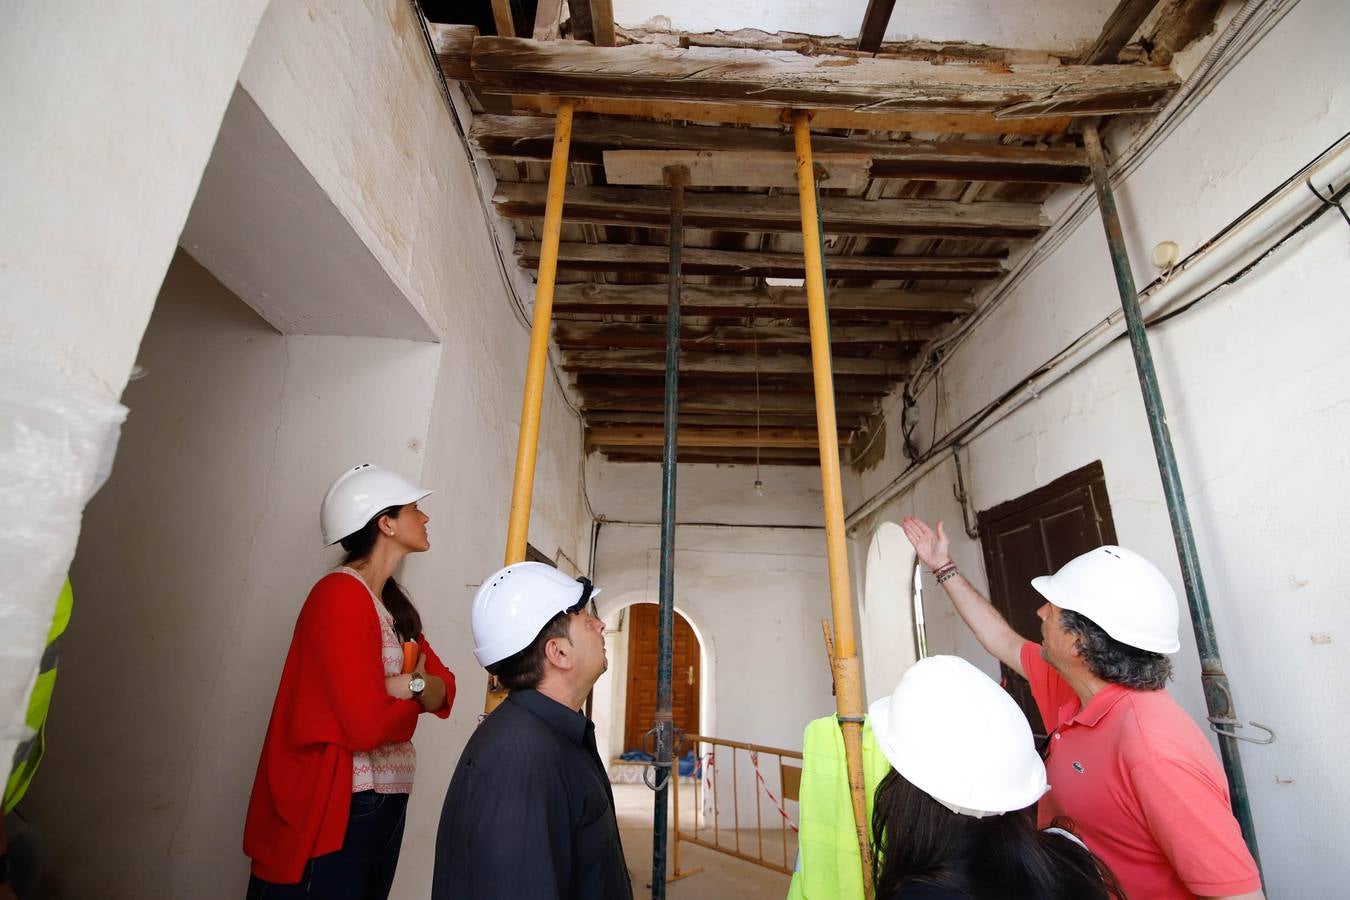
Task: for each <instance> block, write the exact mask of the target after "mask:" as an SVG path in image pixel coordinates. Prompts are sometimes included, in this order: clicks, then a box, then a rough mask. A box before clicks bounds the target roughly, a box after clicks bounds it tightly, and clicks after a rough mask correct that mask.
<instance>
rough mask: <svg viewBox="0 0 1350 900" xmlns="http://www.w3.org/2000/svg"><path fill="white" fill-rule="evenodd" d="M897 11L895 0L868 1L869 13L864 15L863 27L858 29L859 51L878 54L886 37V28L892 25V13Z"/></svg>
mask: <svg viewBox="0 0 1350 900" xmlns="http://www.w3.org/2000/svg"><path fill="white" fill-rule="evenodd" d="M894 9H895V0H867V12H865V13H863V21H862V27H861V28H859V29H858V49H859V50H861V51H863V52H864V53H876V52H877V51H878V50H880V49H881V42H882V40H883V39H885V37H886V26H887V25H889V24H890V23H891V12H892V10H894Z"/></svg>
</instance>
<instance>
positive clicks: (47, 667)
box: [0, 579, 75, 900]
mask: <svg viewBox="0 0 1350 900" xmlns="http://www.w3.org/2000/svg"><path fill="white" fill-rule="evenodd" d="M74 602H75V597H74V593H73V592H72V591H71V588H70V580H69V579H66V583H65V585H64V586H63V587H62V588H61V594H60V596H58V597H57V599H56V612H55V614H54V615H53V616H52V626H51V628H50V629H49V630H48V632H47V649H46V651H45V652H44V653H43V654H42V662H41V664H40V665H39V667H38V677H37V681H36V682H35V683H34V684H33V693H32V694H31V695H30V696H29V699H28V715H27V717H26V718H25V720H24V722H25V724H26V725H27V726H28V727H29V728H30V729H32V731H33V735H32V737H30V738H29V739H28V740H26V741H23V742H22V743H20V744H19V746H18V749H17V750H16V751H15V753H14V761H13V765H12V766H11V768H10V770H9V779H8V781H6V783H5V797H4V807H3V808H4V818H3V820H2V821H3V824H0V900H10V898H11V897H17V898H19V900H29V898H32V897H35V896H36V891H37V875H38V873H37V852H36V851H37V848H36V842H37V835H36V832H34V831H33V829H32V828H31V827H30V826H29V825H28V824H27V823H26V822H24V820H23V819H22V818H21V817H19V815H18V814H17V813H15V812H14V807H16V806H18V805H19V801H20V800H22V799H23V796H24V794H25V793H27V791H28V785H29V784H31V783H32V781H33V776H34V775H35V774H36V773H37V769H38V765H39V764H40V763H41V762H42V752H43V749H44V747H43V742H44V739H45V736H46V729H47V710H48V709H49V708H50V707H51V702H52V690H53V688H54V687H55V686H56V665H57V661H58V656H59V652H60V651H59V648H60V638H61V635H62V634H64V633H65V630H66V626H67V625H69V624H70V608H71V606H72V605H73V604H74ZM11 850H12V851H13V852H12V853H11Z"/></svg>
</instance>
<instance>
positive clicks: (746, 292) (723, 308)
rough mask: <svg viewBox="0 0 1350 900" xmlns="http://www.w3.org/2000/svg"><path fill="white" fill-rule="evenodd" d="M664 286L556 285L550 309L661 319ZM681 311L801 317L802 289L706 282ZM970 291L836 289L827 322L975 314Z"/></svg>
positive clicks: (685, 292) (686, 292) (686, 290)
mask: <svg viewBox="0 0 1350 900" xmlns="http://www.w3.org/2000/svg"><path fill="white" fill-rule="evenodd" d="M667 299H668V298H667V291H666V286H665V285H664V284H560V285H558V286H557V288H556V289H555V293H554V297H553V311H554V313H555V314H558V315H568V314H582V315H585V314H591V315H595V314H613V315H643V316H658V317H664V316H665V312H666V303H667ZM680 309H681V310H682V311H683V312H684V313H685V314H686V315H691V316H745V317H749V316H755V317H763V318H774V319H794V320H798V321H804V320H805V319H806V313H807V310H806V288H804V287H769V288H764V289H762V290H751V289H747V288H735V287H714V286H709V285H695V284H687V285H684V286H683V288H682V289H681V292H680ZM974 310H975V302H974V300H973V299H972V298H971V296H970V295H969V294H960V293H954V292H941V291H896V290H885V289H881V288H866V289H864V288H835V289H833V290H831V291H830V320H831V321H832V322H838V321H840V320H843V319H869V320H883V321H885V320H897V319H898V320H903V319H910V318H914V317H915V316H930V317H939V316H940V317H949V316H957V315H964V314H966V313H970V312H974Z"/></svg>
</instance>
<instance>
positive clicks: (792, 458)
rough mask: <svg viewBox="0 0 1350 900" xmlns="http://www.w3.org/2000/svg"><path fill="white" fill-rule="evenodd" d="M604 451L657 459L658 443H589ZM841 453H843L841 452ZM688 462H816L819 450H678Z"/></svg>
mask: <svg viewBox="0 0 1350 900" xmlns="http://www.w3.org/2000/svg"><path fill="white" fill-rule="evenodd" d="M590 449H593V450H598V451H600V452H602V453H604V454H605V459H606V460H607V461H609V462H615V463H659V462H660V461H661V448H660V447H592V448H590ZM841 456H842V454H841ZM690 463H708V464H717V465H744V466H750V465H755V464H756V463H758V464H759V465H761V466H818V465H820V451H819V450H818V449H813V448H806V447H776V448H775V447H764V448H755V447H718V448H713V449H709V448H703V447H690V448H687V449H684V450H681V451H680V465H688V464H690ZM765 477H766V478H768V479H769V481H768V484H769V485H770V490H772V485H773V481H772V478H771V477H769V476H765Z"/></svg>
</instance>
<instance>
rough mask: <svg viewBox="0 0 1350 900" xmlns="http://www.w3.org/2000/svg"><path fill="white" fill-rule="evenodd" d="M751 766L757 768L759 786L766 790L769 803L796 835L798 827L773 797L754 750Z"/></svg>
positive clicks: (751, 755)
mask: <svg viewBox="0 0 1350 900" xmlns="http://www.w3.org/2000/svg"><path fill="white" fill-rule="evenodd" d="M750 765H752V766H754V767H755V777H756V778H758V779H759V786H760V787H762V788H763V789H764V793H766V794H768V795H769V802H771V803H772V804H773V807H774V809H776V810H778V814H779V815H780V816H782V817H783V821H784V822H786V823H787V827H789V828H791V829H792V831H793V833H796V832H797V826H796V825H793V824H792V819H791V818H790V817H789V816H788V814H787V810H785V809H783V804H781V803H779V802H778V798H777V797H775V796H774V795H773V791H771V790H769V784H768V782H766V781H765V780H764V775H763V773H762V772H760V771H759V753H758V752H756V751H754V750H751V751H750Z"/></svg>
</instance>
